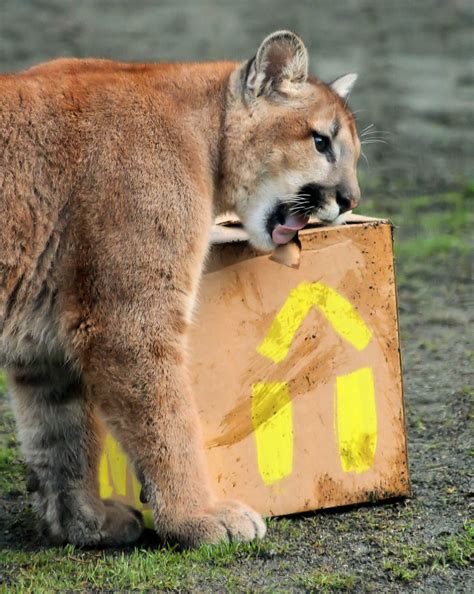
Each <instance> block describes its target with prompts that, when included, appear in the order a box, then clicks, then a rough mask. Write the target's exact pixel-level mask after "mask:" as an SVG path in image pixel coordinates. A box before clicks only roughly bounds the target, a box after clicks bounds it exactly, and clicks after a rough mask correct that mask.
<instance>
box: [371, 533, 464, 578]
mask: <svg viewBox="0 0 474 594" xmlns="http://www.w3.org/2000/svg"><path fill="white" fill-rule="evenodd" d="M473 562H474V530H473V524H472V523H470V522H466V523H465V524H464V526H463V528H462V530H460V531H459V532H458V533H456V534H454V535H453V536H449V537H442V538H440V539H439V540H438V541H435V542H433V543H430V544H425V545H413V544H410V543H404V542H402V541H401V540H400V538H399V535H397V537H396V538H395V542H391V543H390V548H389V549H386V550H385V551H384V556H383V561H382V565H383V568H384V570H385V571H386V572H387V573H388V574H389V575H390V577H391V578H392V579H394V580H397V581H402V582H410V581H412V580H415V579H418V578H420V577H423V576H426V575H428V574H430V573H442V572H445V571H446V570H447V569H448V568H457V569H464V568H467V567H468V566H469V565H471V564H472V563H473Z"/></svg>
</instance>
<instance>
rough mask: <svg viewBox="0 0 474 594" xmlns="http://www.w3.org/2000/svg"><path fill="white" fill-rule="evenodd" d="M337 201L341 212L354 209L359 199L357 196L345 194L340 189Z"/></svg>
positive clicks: (337, 193)
mask: <svg viewBox="0 0 474 594" xmlns="http://www.w3.org/2000/svg"><path fill="white" fill-rule="evenodd" d="M336 202H337V203H338V205H339V214H342V213H343V212H347V211H348V210H352V209H353V208H355V207H356V206H357V204H358V201H357V200H356V199H355V198H352V197H349V196H344V195H343V194H342V193H341V192H339V190H337V192H336Z"/></svg>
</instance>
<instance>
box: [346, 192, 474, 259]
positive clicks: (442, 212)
mask: <svg viewBox="0 0 474 594" xmlns="http://www.w3.org/2000/svg"><path fill="white" fill-rule="evenodd" d="M472 185H474V184H466V186H465V187H464V188H463V189H462V190H461V191H459V192H446V193H442V194H437V195H430V196H413V197H403V196H402V197H399V198H398V199H396V200H395V199H390V200H385V199H384V197H383V196H380V197H375V198H371V199H368V200H366V201H362V203H361V205H360V207H358V209H357V212H359V213H361V214H367V215H372V216H373V215H375V216H386V217H388V218H390V219H391V220H392V222H393V223H394V225H395V227H396V228H397V232H396V241H395V253H396V256H397V262H398V263H399V264H401V265H402V266H403V265H407V266H408V267H413V266H416V265H417V264H424V260H426V259H427V258H437V259H440V260H444V259H445V258H446V257H447V256H450V255H456V256H460V257H461V258H465V257H466V256H468V255H469V253H470V252H471V250H472V232H471V231H472V228H473V226H474V209H473V208H472V207H471V204H472V201H473V200H474V194H473V193H472Z"/></svg>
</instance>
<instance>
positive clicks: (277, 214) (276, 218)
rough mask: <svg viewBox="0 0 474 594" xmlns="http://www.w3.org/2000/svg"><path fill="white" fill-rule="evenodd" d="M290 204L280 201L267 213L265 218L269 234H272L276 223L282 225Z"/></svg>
mask: <svg viewBox="0 0 474 594" xmlns="http://www.w3.org/2000/svg"><path fill="white" fill-rule="evenodd" d="M289 207H290V205H289V204H285V203H284V202H281V203H280V204H279V205H278V206H277V207H276V208H275V209H274V210H273V211H272V212H271V213H270V215H269V217H268V219H267V224H266V229H267V233H268V234H269V235H271V234H272V231H273V229H275V227H276V226H277V225H284V223H285V219H286V215H287V214H288V210H289Z"/></svg>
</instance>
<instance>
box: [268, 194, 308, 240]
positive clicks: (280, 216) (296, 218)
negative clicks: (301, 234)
mask: <svg viewBox="0 0 474 594" xmlns="http://www.w3.org/2000/svg"><path fill="white" fill-rule="evenodd" d="M308 221H309V214H306V213H305V214H299V213H298V214H296V213H291V212H290V208H289V206H288V204H280V205H279V206H278V208H276V209H275V210H274V211H273V213H272V214H271V215H270V216H269V217H268V221H267V231H268V234H269V235H270V236H271V238H272V241H273V243H276V244H277V245H283V244H285V243H288V242H289V241H291V240H292V239H293V237H294V236H295V235H296V233H297V232H298V231H299V230H300V229H303V227H305V226H306V225H307V224H308Z"/></svg>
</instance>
